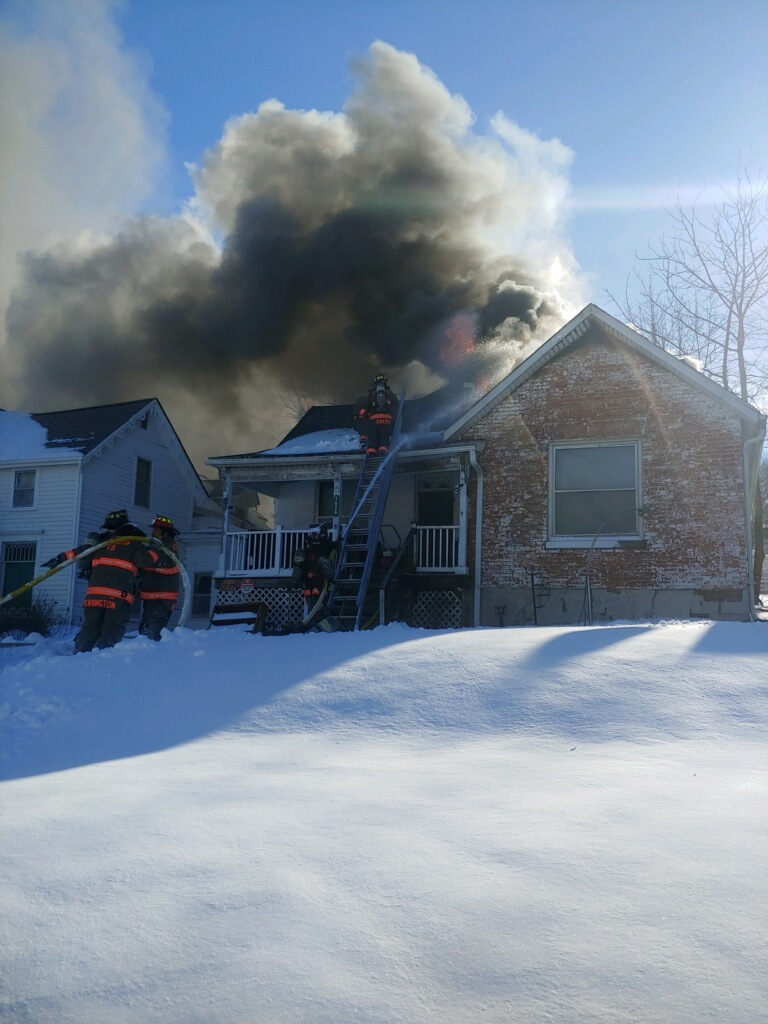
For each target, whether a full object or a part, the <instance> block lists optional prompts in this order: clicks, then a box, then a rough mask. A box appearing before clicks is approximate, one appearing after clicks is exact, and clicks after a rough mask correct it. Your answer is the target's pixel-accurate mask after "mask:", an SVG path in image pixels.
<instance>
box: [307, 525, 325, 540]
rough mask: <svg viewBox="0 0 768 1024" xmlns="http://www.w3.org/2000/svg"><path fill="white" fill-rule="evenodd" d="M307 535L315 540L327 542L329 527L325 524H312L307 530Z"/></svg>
mask: <svg viewBox="0 0 768 1024" xmlns="http://www.w3.org/2000/svg"><path fill="white" fill-rule="evenodd" d="M307 533H308V534H309V536H310V537H311V538H312V539H313V540H327V539H328V527H327V526H326V525H325V523H312V525H311V526H310V527H309V529H308V530H307Z"/></svg>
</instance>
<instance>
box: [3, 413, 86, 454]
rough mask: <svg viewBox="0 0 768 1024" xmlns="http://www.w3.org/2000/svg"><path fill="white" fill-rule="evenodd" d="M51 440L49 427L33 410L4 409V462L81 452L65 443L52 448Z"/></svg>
mask: <svg viewBox="0 0 768 1024" xmlns="http://www.w3.org/2000/svg"><path fill="white" fill-rule="evenodd" d="M47 442H48V431H47V430H46V429H45V427H43V426H41V425H40V424H39V423H36V422H35V420H34V419H33V418H32V416H31V415H30V413H27V412H6V411H5V410H0V462H14V461H15V462H22V461H23V462H29V461H31V460H36V461H42V460H45V461H46V462H49V461H51V460H57V459H71V458H72V456H73V455H77V456H79V455H80V454H81V453H80V451H79V450H78V449H76V448H67V447H64V446H61V445H57V447H56V448H49V447H47Z"/></svg>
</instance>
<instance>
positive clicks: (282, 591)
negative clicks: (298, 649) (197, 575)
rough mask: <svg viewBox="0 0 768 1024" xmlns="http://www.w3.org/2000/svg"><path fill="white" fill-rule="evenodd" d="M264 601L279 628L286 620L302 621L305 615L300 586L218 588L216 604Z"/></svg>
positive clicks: (272, 621)
mask: <svg viewBox="0 0 768 1024" xmlns="http://www.w3.org/2000/svg"><path fill="white" fill-rule="evenodd" d="M254 601H263V602H264V604H265V605H267V607H268V608H269V622H270V624H271V625H272V626H275V627H277V628H279V627H280V626H284V625H285V623H286V622H300V621H301V619H302V618H303V616H304V598H303V596H302V593H301V591H300V590H299V589H298V587H251V588H248V589H246V590H243V588H242V587H238V589H237V590H217V591H216V604H217V605H218V607H219V608H225V607H226V606H227V605H234V604H246V603H251V602H254Z"/></svg>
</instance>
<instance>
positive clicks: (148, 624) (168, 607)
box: [139, 601, 173, 640]
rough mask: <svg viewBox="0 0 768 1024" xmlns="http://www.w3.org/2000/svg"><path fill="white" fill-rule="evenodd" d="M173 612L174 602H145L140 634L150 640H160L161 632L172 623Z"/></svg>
mask: <svg viewBox="0 0 768 1024" xmlns="http://www.w3.org/2000/svg"><path fill="white" fill-rule="evenodd" d="M172 611H173V601H145V602H144V607H143V611H142V615H141V622H140V623H139V632H140V633H142V634H143V635H144V636H146V637H149V639H150V640H159V639H160V633H161V631H162V630H163V629H165V627H166V626H167V625H168V622H169V621H170V618H171V612H172Z"/></svg>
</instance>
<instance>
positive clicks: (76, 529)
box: [69, 459, 83, 626]
mask: <svg viewBox="0 0 768 1024" xmlns="http://www.w3.org/2000/svg"><path fill="white" fill-rule="evenodd" d="M82 508H83V460H82V459H81V460H80V462H79V463H78V464H77V501H76V504H75V522H74V524H73V527H72V547H73V548H76V547H77V545H78V543H79V538H78V533H79V532H80V514H81V512H82ZM76 585H77V574H76V573H73V574H72V578H71V579H70V581H69V625H70V626H71V625H72V624H73V620H74V618H75V586H76Z"/></svg>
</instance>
